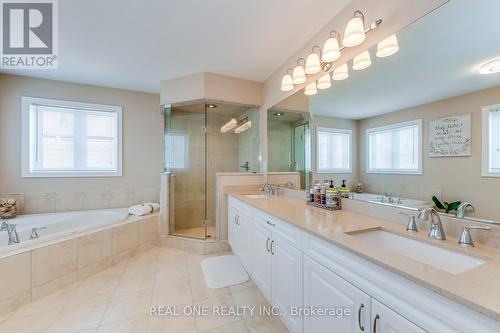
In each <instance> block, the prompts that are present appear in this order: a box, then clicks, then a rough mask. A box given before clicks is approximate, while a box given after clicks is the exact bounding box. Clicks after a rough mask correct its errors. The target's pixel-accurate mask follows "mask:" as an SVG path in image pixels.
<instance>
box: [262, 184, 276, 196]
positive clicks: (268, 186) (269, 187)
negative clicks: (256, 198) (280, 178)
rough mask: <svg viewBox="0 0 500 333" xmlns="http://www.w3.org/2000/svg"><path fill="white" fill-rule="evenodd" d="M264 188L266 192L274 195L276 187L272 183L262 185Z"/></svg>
mask: <svg viewBox="0 0 500 333" xmlns="http://www.w3.org/2000/svg"><path fill="white" fill-rule="evenodd" d="M262 190H263V191H264V193H265V194H267V195H274V188H273V186H272V185H271V184H269V183H265V184H264V185H262Z"/></svg>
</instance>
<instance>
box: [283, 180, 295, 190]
mask: <svg viewBox="0 0 500 333" xmlns="http://www.w3.org/2000/svg"><path fill="white" fill-rule="evenodd" d="M285 187H286V188H290V189H293V188H294V187H295V185H294V184H293V183H292V182H291V181H287V182H286V183H285Z"/></svg>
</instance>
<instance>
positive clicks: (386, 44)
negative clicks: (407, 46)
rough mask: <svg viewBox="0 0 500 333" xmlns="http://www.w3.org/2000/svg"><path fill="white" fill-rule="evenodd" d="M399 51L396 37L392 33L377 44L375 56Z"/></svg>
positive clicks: (385, 55) (389, 54)
mask: <svg viewBox="0 0 500 333" xmlns="http://www.w3.org/2000/svg"><path fill="white" fill-rule="evenodd" d="M398 51H399V45H398V38H397V37H396V34H392V35H390V36H389V37H387V38H386V39H384V40H383V41H381V42H379V43H378V44H377V53H376V55H377V57H379V58H385V57H389V56H391V55H393V54H394V53H396V52H398Z"/></svg>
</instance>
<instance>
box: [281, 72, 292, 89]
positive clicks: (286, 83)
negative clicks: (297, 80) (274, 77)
mask: <svg viewBox="0 0 500 333" xmlns="http://www.w3.org/2000/svg"><path fill="white" fill-rule="evenodd" d="M292 89H293V78H292V76H291V75H290V74H285V75H284V76H283V79H281V90H282V91H290V90H292Z"/></svg>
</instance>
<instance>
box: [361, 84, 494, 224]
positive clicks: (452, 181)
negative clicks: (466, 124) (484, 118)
mask: <svg viewBox="0 0 500 333" xmlns="http://www.w3.org/2000/svg"><path fill="white" fill-rule="evenodd" d="M499 103H500V86H498V87H495V88H490V89H486V90H481V91H478V92H474V93H470V94H466V95H462V96H458V97H452V98H449V99H445V100H441V101H437V102H434V103H430V104H425V105H420V106H417V107H413V108H410V109H406V110H401V111H397V112H393V113H388V114H385V115H382V116H377V117H373V118H369V119H365V120H362V121H360V123H359V131H360V136H359V142H360V152H359V158H360V163H359V167H360V179H361V180H362V181H363V182H365V185H366V187H367V191H370V192H376V193H381V192H385V191H389V192H392V193H394V194H397V195H401V196H405V197H409V198H419V199H424V200H430V199H431V197H432V195H434V194H436V195H438V196H442V197H443V198H444V200H445V201H455V200H460V201H470V202H472V203H473V204H474V207H475V208H476V214H474V215H475V216H477V217H481V218H487V219H495V220H498V219H499V217H500V205H499V204H498V198H499V191H500V178H486V177H481V133H482V132H481V107H482V106H485V105H492V104H499ZM466 113H471V114H472V146H471V156H470V157H447V158H429V157H428V153H427V151H428V141H429V140H428V139H429V138H428V137H429V132H428V130H429V126H428V125H429V121H430V120H432V119H434V118H440V117H444V116H451V115H461V114H466ZM413 119H423V175H421V176H417V175H383V174H367V173H366V137H365V134H366V129H367V128H371V127H377V126H381V125H387V124H391V123H396V122H402V121H407V120H413Z"/></svg>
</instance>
